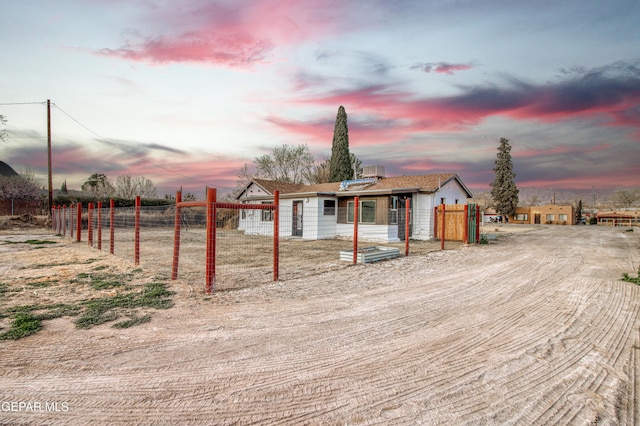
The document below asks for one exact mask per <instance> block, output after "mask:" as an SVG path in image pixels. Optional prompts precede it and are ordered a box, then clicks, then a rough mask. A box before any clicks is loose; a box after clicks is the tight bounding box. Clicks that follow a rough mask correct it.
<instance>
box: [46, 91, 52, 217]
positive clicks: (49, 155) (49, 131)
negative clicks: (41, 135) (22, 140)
mask: <svg viewBox="0 0 640 426" xmlns="http://www.w3.org/2000/svg"><path fill="white" fill-rule="evenodd" d="M47 154H48V167H49V215H50V214H51V207H53V179H52V176H51V101H50V100H49V99H47Z"/></svg>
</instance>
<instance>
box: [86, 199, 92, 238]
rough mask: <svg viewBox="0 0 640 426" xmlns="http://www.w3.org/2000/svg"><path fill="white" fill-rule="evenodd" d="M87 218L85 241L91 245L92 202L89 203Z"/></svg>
mask: <svg viewBox="0 0 640 426" xmlns="http://www.w3.org/2000/svg"><path fill="white" fill-rule="evenodd" d="M87 218H88V219H87V242H88V243H89V245H90V246H91V247H93V203H89V206H88V211H87Z"/></svg>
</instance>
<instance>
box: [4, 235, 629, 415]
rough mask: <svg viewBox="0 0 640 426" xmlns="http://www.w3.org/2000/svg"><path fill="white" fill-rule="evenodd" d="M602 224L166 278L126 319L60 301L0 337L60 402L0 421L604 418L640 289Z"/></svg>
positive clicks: (19, 385) (616, 388)
mask: <svg viewBox="0 0 640 426" xmlns="http://www.w3.org/2000/svg"><path fill="white" fill-rule="evenodd" d="M612 231H613V230H602V229H597V228H595V227H564V228H561V227H540V228H539V229H537V230H534V231H532V232H527V233H523V234H521V235H517V236H507V237H504V238H501V239H500V240H499V241H498V243H497V244H493V245H489V246H480V247H470V248H464V249H459V250H450V251H445V252H442V253H434V254H430V255H428V256H426V257H409V258H406V259H397V260H395V261H390V262H384V263H380V264H377V265H367V266H364V267H362V266H356V267H350V268H344V269H343V270H340V271H338V272H335V271H334V272H328V273H326V274H319V275H317V276H314V277H309V278H305V279H304V280H292V281H283V282H278V283H273V284H268V285H264V286H259V287H256V288H250V289H243V290H239V291H232V292H223V293H220V294H215V295H213V296H211V297H207V298H206V299H207V300H203V299H202V296H198V295H195V296H194V295H191V296H188V297H187V296H181V297H184V298H182V299H179V300H178V301H177V307H176V308H174V309H173V310H172V311H168V312H167V315H166V317H165V316H163V317H162V318H154V320H153V321H152V322H151V323H149V324H147V325H145V326H140V327H137V328H134V329H129V330H125V331H113V330H111V329H109V328H106V327H96V328H95V329H92V330H89V331H86V332H85V331H82V332H80V331H76V330H73V328H72V327H68V326H66V325H64V324H65V322H64V321H65V319H59V320H56V321H55V322H54V323H53V324H52V325H53V327H52V329H51V330H50V331H51V334H46V333H44V334H42V335H40V334H38V335H35V336H32V337H31V338H28V339H25V340H23V341H18V342H6V343H2V346H0V356H3V359H9V362H8V364H7V365H6V366H5V367H1V368H2V371H1V372H2V374H0V389H3V395H2V396H3V398H4V399H7V398H19V399H22V400H24V399H25V398H38V399H43V398H54V397H55V398H61V397H64V398H67V401H69V403H70V406H71V407H72V411H71V412H68V413H57V414H55V415H53V416H52V415H49V416H46V415H44V414H43V415H38V414H36V415H34V416H31V417H24V416H23V417H20V415H19V414H14V413H8V414H6V415H5V414H0V415H2V416H4V417H0V423H2V422H3V421H13V420H19V419H21V418H22V419H25V418H26V419H27V420H28V421H29V422H30V423H33V424H38V423H42V424H44V423H47V424H51V423H54V424H55V423H58V424H63V423H64V424H85V423H87V422H97V423H107V422H109V423H112V424H126V423H132V422H134V423H135V422H150V423H153V422H155V423H175V422H180V423H181V424H202V423H216V424H249V423H261V424H266V423H268V424H301V423H303V424H319V423H324V424H336V423H341V424H342V423H349V424H374V423H381V424H415V423H420V422H423V423H429V424H477V423H493V424H495V423H526V424H545V423H554V424H573V423H579V424H580V423H588V422H591V421H595V420H598V419H600V420H601V421H604V422H605V423H618V422H620V421H621V419H622V420H624V419H625V418H626V419H628V418H630V417H631V416H635V413H636V412H637V408H636V407H637V405H636V403H635V399H634V398H632V397H631V394H633V396H635V395H636V393H637V390H636V389H637V385H636V379H637V377H636V367H635V364H634V363H633V361H634V360H635V359H636V355H637V354H636V352H637V349H634V347H633V346H634V344H635V345H637V343H638V342H637V330H638V325H639V323H640V322H639V316H640V313H639V308H638V296H639V292H638V287H637V286H634V285H631V284H628V283H622V282H620V281H619V278H620V276H621V275H622V272H632V271H633V269H631V267H630V265H629V263H630V262H636V264H637V261H638V254H637V252H636V251H634V249H635V247H637V241H638V240H637V235H636V236H635V237H634V236H633V235H628V234H626V235H625V234H621V235H622V236H620V235H618V234H611V232H612ZM610 236H611V237H612V238H609V237H610ZM552 238H553V241H552V243H550V241H549V240H550V239H552ZM576 241H579V242H580V244H583V245H584V246H576ZM595 241H597V242H598V244H599V246H600V248H598V249H594V247H593V246H592V245H593V243H594V242H595ZM634 244H635V245H634ZM611 256H614V257H615V258H616V260H612V261H611V262H608V261H607V260H606V259H608V258H610V257H611ZM620 257H622V258H624V260H620V259H619V258H620ZM156 319H157V320H158V321H156ZM60 339H64V340H65V345H60V344H59V343H60ZM9 355H10V356H9ZM620 398H627V399H628V401H626V402H624V403H621V402H620Z"/></svg>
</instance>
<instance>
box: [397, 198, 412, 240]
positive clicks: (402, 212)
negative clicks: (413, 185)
mask: <svg viewBox="0 0 640 426" xmlns="http://www.w3.org/2000/svg"><path fill="white" fill-rule="evenodd" d="M407 198H409V200H411V198H410V197H405V198H400V199H399V200H398V211H397V214H398V238H399V239H400V240H403V241H404V239H405V238H406V235H405V233H406V232H405V231H406V229H407V225H406V223H407V221H406V218H407ZM410 205H411V204H410ZM412 210H413V209H411V207H409V237H411V235H412V233H413V229H412V226H411V211H412Z"/></svg>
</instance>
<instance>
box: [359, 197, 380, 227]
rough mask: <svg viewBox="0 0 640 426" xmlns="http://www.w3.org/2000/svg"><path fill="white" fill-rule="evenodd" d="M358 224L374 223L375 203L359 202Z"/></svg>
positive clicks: (373, 201) (372, 201)
mask: <svg viewBox="0 0 640 426" xmlns="http://www.w3.org/2000/svg"><path fill="white" fill-rule="evenodd" d="M360 222H361V223H376V202H375V200H371V201H361V202H360Z"/></svg>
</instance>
